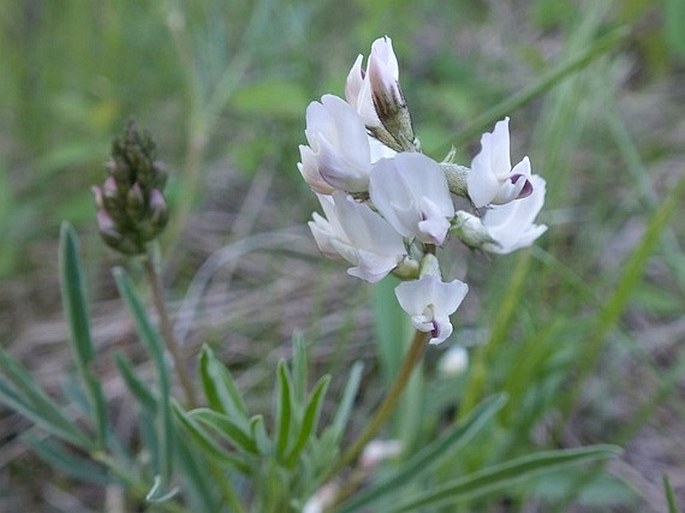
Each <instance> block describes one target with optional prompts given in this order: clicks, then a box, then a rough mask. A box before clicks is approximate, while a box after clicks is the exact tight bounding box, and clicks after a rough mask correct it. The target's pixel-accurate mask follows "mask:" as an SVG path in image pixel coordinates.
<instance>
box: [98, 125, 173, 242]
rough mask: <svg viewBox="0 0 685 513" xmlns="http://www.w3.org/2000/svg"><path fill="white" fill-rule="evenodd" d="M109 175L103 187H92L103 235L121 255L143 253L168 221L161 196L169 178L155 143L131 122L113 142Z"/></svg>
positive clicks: (100, 229) (108, 167)
mask: <svg viewBox="0 0 685 513" xmlns="http://www.w3.org/2000/svg"><path fill="white" fill-rule="evenodd" d="M107 175H108V176H107V178H106V179H105V182H104V183H103V185H102V186H101V187H98V186H94V187H93V195H94V197H95V204H96V206H97V223H98V230H99V232H100V235H101V236H102V238H103V239H104V241H105V242H106V243H107V244H108V245H109V246H111V247H112V248H114V249H116V250H117V251H120V252H121V253H124V254H126V255H137V254H141V253H144V252H145V248H146V244H147V243H148V242H149V241H151V240H152V239H154V238H155V237H157V236H158V235H159V234H160V233H161V231H162V230H163V229H164V227H165V226H166V223H167V221H168V220H169V211H168V208H167V204H166V200H165V199H164V195H163V194H162V192H163V190H164V185H165V183H166V178H167V175H166V171H165V170H164V168H163V166H162V163H161V162H159V161H158V160H156V159H155V143H154V141H153V140H152V138H151V137H150V136H149V134H147V133H142V134H141V133H140V132H139V131H138V130H137V128H136V126H135V124H134V123H133V122H132V121H130V122H129V123H128V125H127V127H126V129H125V130H124V133H123V134H122V135H121V136H120V137H118V138H116V139H115V140H114V141H113V142H112V153H111V156H110V159H109V161H108V162H107Z"/></svg>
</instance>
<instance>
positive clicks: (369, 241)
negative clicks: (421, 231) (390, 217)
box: [309, 191, 406, 283]
mask: <svg viewBox="0 0 685 513" xmlns="http://www.w3.org/2000/svg"><path fill="white" fill-rule="evenodd" d="M318 198H319V202H320V203H321V207H322V208H323V211H324V214H325V217H323V216H321V215H319V214H317V213H316V212H315V213H314V215H313V220H312V221H310V222H309V228H310V229H311V231H312V234H313V235H314V239H315V240H316V243H317V245H318V246H319V249H320V250H321V252H322V253H323V254H324V255H325V256H327V257H329V258H335V259H337V258H342V259H343V260H346V261H347V262H349V263H350V264H352V267H350V268H349V269H348V270H347V273H348V274H350V275H351V276H355V277H357V278H361V279H362V280H366V281H368V282H371V283H375V282H377V281H380V280H381V279H382V278H384V277H385V276H386V275H387V274H388V273H389V272H390V271H392V270H393V269H394V268H395V267H397V266H398V265H399V264H400V263H401V262H402V260H403V259H404V257H405V256H406V249H405V247H404V241H403V239H402V236H401V235H400V234H398V233H397V232H396V231H395V230H394V229H393V228H392V226H390V225H389V224H388V222H387V221H386V220H385V219H383V218H382V217H381V216H380V215H378V214H377V213H375V212H374V211H373V210H371V209H370V208H369V207H368V206H367V205H364V204H362V203H357V202H356V201H354V199H352V198H351V197H350V196H348V195H346V194H345V193H343V192H341V191H336V192H334V193H333V194H332V195H330V196H325V195H318Z"/></svg>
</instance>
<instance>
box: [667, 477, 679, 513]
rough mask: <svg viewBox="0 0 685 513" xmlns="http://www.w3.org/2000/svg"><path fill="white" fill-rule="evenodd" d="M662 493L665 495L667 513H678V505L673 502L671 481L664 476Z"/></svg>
mask: <svg viewBox="0 0 685 513" xmlns="http://www.w3.org/2000/svg"><path fill="white" fill-rule="evenodd" d="M663 482H664V493H665V494H666V503H667V504H668V513H680V510H679V509H678V505H677V504H676V502H675V495H674V494H673V488H672V487H671V481H670V480H669V479H668V476H667V475H666V474H664V476H663Z"/></svg>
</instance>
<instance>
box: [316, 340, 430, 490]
mask: <svg viewBox="0 0 685 513" xmlns="http://www.w3.org/2000/svg"><path fill="white" fill-rule="evenodd" d="M429 338H430V333H428V332H425V331H419V330H416V332H415V333H414V338H413V340H412V342H411V345H410V346H409V349H408V350H407V354H406V355H405V356H404V361H403V362H402V367H400V370H399V371H398V373H397V376H395V380H394V381H393V383H392V385H391V386H390V388H389V389H388V391H387V393H386V395H385V398H384V399H383V402H381V404H380V405H379V406H378V408H377V409H376V412H375V413H374V414H373V417H372V418H371V420H370V421H369V423H368V424H367V426H366V428H365V429H364V431H362V433H361V434H360V435H359V436H358V437H357V439H356V440H355V441H354V443H353V444H352V445H351V446H350V447H349V448H348V449H347V451H345V452H344V453H343V455H342V456H341V457H340V460H339V461H338V464H337V465H336V466H335V467H334V468H333V470H332V471H331V472H330V474H329V477H332V476H334V475H335V474H337V473H338V472H340V471H341V470H342V469H344V468H345V467H346V466H347V465H349V464H350V463H352V462H353V461H354V460H355V459H357V457H358V456H359V455H360V454H361V452H362V451H363V450H364V447H366V445H367V444H368V443H369V442H370V441H371V440H372V439H373V438H374V437H375V436H376V435H377V434H378V431H379V430H380V428H381V427H382V426H383V424H384V423H385V421H386V420H388V417H390V414H392V412H393V411H394V410H395V407H396V406H397V403H398V401H399V400H400V398H401V397H402V392H404V389H405V388H406V386H407V383H409V378H411V375H412V373H413V372H414V369H415V368H416V366H417V365H418V363H419V362H420V361H421V357H422V356H423V352H424V350H425V348H426V346H427V345H428V340H429Z"/></svg>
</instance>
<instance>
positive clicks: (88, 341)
mask: <svg viewBox="0 0 685 513" xmlns="http://www.w3.org/2000/svg"><path fill="white" fill-rule="evenodd" d="M59 276H60V288H61V290H62V303H63V305H64V310H65V315H66V318H67V324H68V325H69V333H70V337H69V340H70V342H71V347H72V351H73V353H74V358H75V360H76V367H77V369H78V372H79V375H80V376H81V380H82V381H83V384H84V387H85V390H86V394H87V396H88V401H89V402H90V406H91V412H92V416H93V419H92V420H93V424H94V425H95V431H96V433H97V446H98V448H100V449H104V448H105V447H106V446H107V433H108V432H107V425H108V423H107V403H106V401H105V396H104V395H103V393H102V385H101V383H100V380H99V379H98V378H97V376H96V375H95V374H94V373H93V369H92V366H93V363H94V361H95V350H94V348H93V340H92V338H91V335H90V316H89V313H88V301H87V299H86V295H85V286H84V280H83V272H82V270H81V262H80V259H79V254H78V239H77V236H76V232H75V231H74V229H73V228H72V227H71V226H70V225H69V224H68V223H62V229H61V233H60V251H59Z"/></svg>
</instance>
